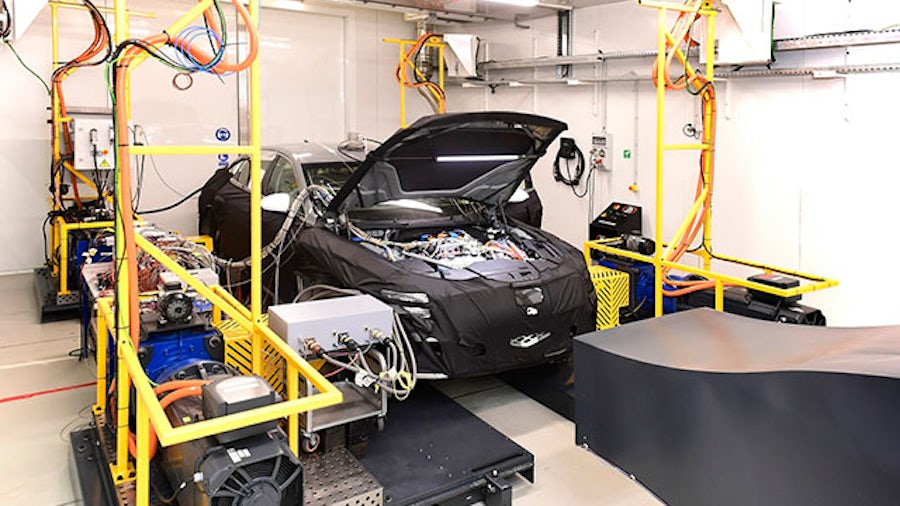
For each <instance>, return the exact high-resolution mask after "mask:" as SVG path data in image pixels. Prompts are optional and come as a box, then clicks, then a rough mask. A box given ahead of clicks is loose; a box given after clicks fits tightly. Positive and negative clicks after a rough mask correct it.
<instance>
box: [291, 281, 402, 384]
mask: <svg viewBox="0 0 900 506" xmlns="http://www.w3.org/2000/svg"><path fill="white" fill-rule="evenodd" d="M361 293H362V292H360V291H359V290H353V289H348V288H339V287H336V286H331V285H311V286H308V287H306V288H304V289H303V290H301V291H300V293H298V294H297V297H296V298H295V299H294V302H299V301H309V300H318V299H322V298H326V297H334V296H336V295H337V296H341V295H359V294H361ZM373 332H375V333H374V334H373V335H372V337H373V338H375V340H376V341H377V342H378V344H379V345H380V347H381V348H382V349H384V353H382V352H381V351H380V350H379V349H377V348H376V347H375V345H374V344H370V345H368V346H366V347H365V348H363V347H361V346H359V344H357V343H356V342H354V341H353V340H352V339H349V338H345V339H344V340H343V343H344V345H346V347H347V351H329V352H326V351H325V350H324V349H322V347H321V346H320V345H319V344H318V343H316V342H315V340H314V339H310V340H309V341H308V344H307V348H308V349H309V350H310V352H311V353H312V355H313V356H314V357H315V358H319V359H322V360H324V361H325V362H327V363H328V364H329V365H331V366H332V367H333V369H332V370H331V371H328V372H326V373H325V374H324V376H325V377H326V378H330V377H333V376H335V375H337V374H340V373H342V372H348V373H352V374H353V375H354V382H355V383H356V384H358V385H360V386H362V387H366V388H373V389H374V390H375V391H376V392H378V391H379V390H381V389H383V390H384V391H385V392H387V393H388V394H390V395H393V396H394V397H395V398H396V399H397V400H400V401H402V400H405V399H406V398H407V397H409V394H410V393H411V392H412V390H413V388H415V386H416V382H417V381H418V365H417V363H416V356H415V352H414V351H413V349H412V343H411V341H410V339H409V335H408V334H407V333H406V329H405V328H404V327H403V324H402V323H401V322H400V317H399V316H397V314H396V313H395V314H394V323H393V329H392V333H391V335H385V334H383V333H381V332H378V331H373ZM342 359H343V360H342ZM370 362H371V363H370ZM373 364H374V365H377V369H376V368H373V367H372V366H373Z"/></svg>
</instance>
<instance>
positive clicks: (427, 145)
mask: <svg viewBox="0 0 900 506" xmlns="http://www.w3.org/2000/svg"><path fill="white" fill-rule="evenodd" d="M565 129H566V125H565V123H562V122H560V121H557V120H554V119H551V118H546V117H543V116H537V115H532V114H524V113H515V112H477V113H457V114H445V115H436V116H428V117H425V118H422V119H420V120H418V121H416V122H415V123H413V124H412V125H410V126H409V127H408V128H405V129H402V130H399V131H398V132H396V133H395V134H394V135H393V136H391V137H390V138H389V139H387V140H386V141H384V143H382V144H381V145H380V146H378V147H377V148H376V149H374V150H372V151H370V152H368V153H366V152H364V151H363V150H359V151H355V152H354V151H353V150H352V148H359V146H348V145H347V144H346V143H345V144H344V145H339V146H337V147H336V148H330V147H328V146H322V145H318V144H314V143H304V144H301V145H296V146H284V147H276V148H267V149H265V150H264V156H263V167H262V168H263V170H264V175H263V178H262V188H261V190H262V193H263V194H264V197H263V200H262V206H263V209H264V210H265V211H264V213H263V244H269V246H268V247H267V250H268V251H266V253H269V257H270V260H269V261H268V262H267V263H266V265H265V270H267V271H268V273H269V274H270V275H269V276H268V278H267V279H268V282H267V283H266V285H267V288H268V289H269V293H270V294H271V296H272V297H273V298H274V297H278V299H279V300H280V301H284V300H288V298H291V296H292V295H295V294H301V295H302V294H303V293H305V291H306V290H309V289H310V287H318V286H322V285H327V286H333V287H337V288H339V289H348V288H349V289H354V290H358V291H361V292H363V293H366V294H370V295H372V296H374V297H376V298H378V299H380V300H381V301H383V302H385V303H387V304H389V305H391V306H392V307H393V308H394V310H395V312H396V313H397V314H398V315H399V318H400V322H401V324H402V327H403V329H404V331H406V332H407V334H408V335H409V336H410V338H411V341H412V343H413V348H414V350H415V355H416V358H417V361H418V369H419V372H420V373H422V374H423V375H432V376H433V377H467V376H479V375H485V374H493V373H497V372H502V371H506V370H512V369H519V368H525V367H529V366H534V365H539V364H543V363H547V362H551V361H561V360H564V359H565V358H566V357H567V356H568V354H569V352H570V349H571V338H572V336H574V335H577V334H581V333H584V332H588V331H591V330H593V329H594V326H595V292H594V288H593V285H592V283H591V280H590V275H589V273H588V271H587V266H586V265H585V261H584V257H583V254H582V252H581V251H580V250H579V249H578V248H575V247H573V246H571V245H569V244H568V243H566V242H565V241H563V240H561V239H559V238H558V237H556V236H554V235H552V234H550V233H549V232H547V231H544V230H541V229H540V228H539V227H537V226H535V225H534V224H529V223H526V222H525V221H522V220H520V219H517V218H513V217H510V216H509V215H507V214H506V211H507V209H509V206H510V200H511V197H513V196H514V195H515V194H517V192H518V193H519V194H521V193H522V192H521V188H520V186H521V184H522V183H523V182H524V181H526V180H527V179H528V177H529V175H530V170H531V169H532V167H533V166H534V164H535V162H536V161H537V160H538V159H539V158H540V157H541V156H543V155H544V154H545V153H546V150H547V148H548V146H549V145H550V143H551V142H552V141H553V140H554V139H555V138H556V137H557V136H558V135H559V134H560V133H561V132H562V131H564V130H565ZM248 167H249V163H248V162H247V161H246V160H242V161H238V162H236V164H234V165H233V166H232V167H231V168H230V169H229V170H224V171H218V172H217V173H216V174H215V175H214V176H213V177H212V178H211V179H210V180H209V181H208V182H207V184H206V186H205V187H204V189H203V191H202V192H201V196H200V231H201V233H206V234H209V235H211V236H212V237H213V238H214V244H215V249H216V251H217V254H218V255H219V256H220V257H225V258H232V259H243V258H244V257H246V256H247V255H249V245H248V243H249V239H248V238H249V231H248V229H249V225H248V222H249V218H248V216H249V209H250V202H249V193H248V192H249V190H248V187H247V184H248V172H249V171H248ZM531 195H532V196H534V191H533V189H532V191H531ZM526 197H527V195H526ZM513 200H517V199H513ZM518 200H519V201H520V202H519V204H522V205H524V204H525V203H526V202H527V201H528V198H519V199H518ZM522 205H520V207H522ZM524 207H525V208H526V209H527V208H528V206H527V205H524ZM530 210H531V212H530V213H525V216H524V217H525V218H529V217H530V218H532V219H533V218H534V217H535V214H536V215H537V216H538V219H539V216H540V210H538V211H537V212H535V209H534V207H533V206H532V207H531V208H530ZM286 216H287V217H288V218H290V219H289V220H288V219H286ZM285 223H288V225H285ZM279 232H280V235H281V236H280V237H279ZM273 240H274V241H276V242H278V246H277V247H276V246H275V245H274V243H273ZM276 250H277V253H275V252H276ZM275 258H277V260H276V259H275ZM273 266H274V269H273ZM274 270H279V271H280V272H279V274H274V273H273V271H274ZM230 284H234V283H230ZM273 284H277V285H278V288H277V289H274V288H272V287H271V285H273Z"/></svg>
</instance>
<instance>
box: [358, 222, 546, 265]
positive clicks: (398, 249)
mask: <svg viewBox="0 0 900 506" xmlns="http://www.w3.org/2000/svg"><path fill="white" fill-rule="evenodd" d="M349 230H350V232H351V233H352V234H353V235H354V237H355V240H357V241H359V242H361V243H362V244H363V245H366V246H367V247H369V249H372V250H373V251H375V252H377V253H379V254H381V255H383V256H384V257H385V258H387V259H388V260H390V261H392V262H395V261H397V260H399V259H401V258H403V257H409V258H416V259H419V260H422V261H424V262H427V263H429V264H433V265H438V266H441V267H446V268H448V269H464V268H466V267H468V266H470V265H472V264H473V263H475V262H480V261H484V260H495V259H502V258H505V259H513V260H520V261H525V260H531V258H529V256H528V254H527V253H526V252H525V251H524V250H523V249H522V248H520V247H519V246H517V245H516V243H515V242H514V241H513V240H512V239H511V238H509V237H505V236H502V237H499V236H496V235H495V234H490V235H491V236H494V237H493V238H490V239H489V240H487V241H484V242H483V241H480V240H478V239H476V238H474V237H472V235H471V234H469V233H468V232H466V231H465V230H459V229H457V230H451V231H443V232H440V233H438V234H437V235H432V234H425V235H422V236H421V237H420V238H419V240H417V241H408V242H396V241H390V240H387V239H379V238H377V237H374V236H372V235H371V234H369V233H368V232H366V231H364V230H362V229H361V228H359V227H357V226H355V225H353V224H350V225H349Z"/></svg>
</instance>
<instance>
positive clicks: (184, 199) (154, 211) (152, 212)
mask: <svg viewBox="0 0 900 506" xmlns="http://www.w3.org/2000/svg"><path fill="white" fill-rule="evenodd" d="M202 191H203V187H202V186H201V187H200V188H197V189H196V190H194V191H192V192H191V193H189V194H187V195H185V196H184V197H183V198H182V199H180V200H179V201H178V202H175V203H174V204H169V205H167V206H164V207H158V208H156V209H148V210H146V211H134V212H135V213H137V214H156V213H162V212H165V211H170V210H172V209H175V208H176V207H178V206H180V205H181V204H184V203H185V202H187V201H188V200H189V199H190V198H191V197H193V196H195V195H197V194H198V193H200V192H202Z"/></svg>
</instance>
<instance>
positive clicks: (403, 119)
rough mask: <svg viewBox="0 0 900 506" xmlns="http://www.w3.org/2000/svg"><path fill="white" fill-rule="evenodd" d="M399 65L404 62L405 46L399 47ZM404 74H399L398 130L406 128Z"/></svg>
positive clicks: (402, 44) (401, 44) (403, 44)
mask: <svg viewBox="0 0 900 506" xmlns="http://www.w3.org/2000/svg"><path fill="white" fill-rule="evenodd" d="M399 47H400V64H401V65H403V62H405V61H406V44H405V43H403V42H401V43H400V45H399ZM408 126H409V125H407V124H406V72H400V128H406V127H408Z"/></svg>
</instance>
